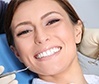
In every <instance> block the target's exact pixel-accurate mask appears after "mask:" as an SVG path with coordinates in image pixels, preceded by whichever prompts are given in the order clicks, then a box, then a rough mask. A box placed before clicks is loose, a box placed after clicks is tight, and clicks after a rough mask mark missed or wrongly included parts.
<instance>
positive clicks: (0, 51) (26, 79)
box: [0, 34, 36, 84]
mask: <svg viewBox="0 0 99 84" xmlns="http://www.w3.org/2000/svg"><path fill="white" fill-rule="evenodd" d="M0 65H3V66H4V67H5V71H4V72H10V71H13V70H19V69H22V68H25V66H24V65H23V64H22V63H21V62H20V61H19V60H18V59H17V58H16V56H15V55H14V53H13V52H12V51H11V50H10V48H9V46H8V44H7V41H6V36H5V34H1V35H0ZM16 76H17V77H16V79H17V80H18V81H19V84H31V83H32V79H33V77H36V74H35V73H33V72H30V71H29V70H28V71H24V72H20V73H17V74H16Z"/></svg>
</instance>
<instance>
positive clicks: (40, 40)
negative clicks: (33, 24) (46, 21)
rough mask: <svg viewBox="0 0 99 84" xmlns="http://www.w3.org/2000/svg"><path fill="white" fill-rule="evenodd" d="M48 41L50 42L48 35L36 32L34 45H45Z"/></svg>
mask: <svg viewBox="0 0 99 84" xmlns="http://www.w3.org/2000/svg"><path fill="white" fill-rule="evenodd" d="M49 40H50V35H49V34H48V33H47V32H45V31H44V30H41V31H38V32H36V35H35V39H34V41H35V43H36V44H45V43H46V42H48V41H49Z"/></svg>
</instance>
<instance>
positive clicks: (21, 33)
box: [17, 30, 32, 36]
mask: <svg viewBox="0 0 99 84" xmlns="http://www.w3.org/2000/svg"><path fill="white" fill-rule="evenodd" d="M31 31H32V30H24V31H22V32H20V33H18V34H17V36H20V35H23V34H27V33H29V32H31Z"/></svg>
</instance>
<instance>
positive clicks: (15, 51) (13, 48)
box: [10, 45, 22, 62]
mask: <svg viewBox="0 0 99 84" xmlns="http://www.w3.org/2000/svg"><path fill="white" fill-rule="evenodd" d="M10 49H11V50H12V51H13V52H14V54H15V56H16V57H17V58H18V59H19V60H20V61H21V62H22V60H21V57H20V55H19V53H18V51H17V49H16V48H15V47H14V46H12V45H11V46H10Z"/></svg>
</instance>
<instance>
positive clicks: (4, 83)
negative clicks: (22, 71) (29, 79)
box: [0, 74, 16, 84]
mask: <svg viewBox="0 0 99 84" xmlns="http://www.w3.org/2000/svg"><path fill="white" fill-rule="evenodd" d="M15 77H16V75H15V74H12V75H8V76H6V77H2V78H0V84H9V83H11V81H13V80H14V79H15Z"/></svg>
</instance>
